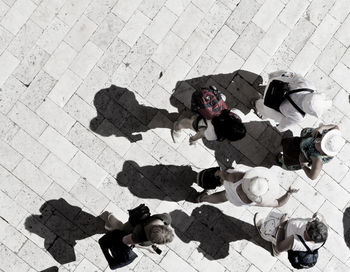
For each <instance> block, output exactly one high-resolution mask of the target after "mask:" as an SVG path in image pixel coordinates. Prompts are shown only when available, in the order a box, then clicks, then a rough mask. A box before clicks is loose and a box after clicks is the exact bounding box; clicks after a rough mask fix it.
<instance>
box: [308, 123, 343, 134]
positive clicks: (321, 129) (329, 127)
mask: <svg viewBox="0 0 350 272" xmlns="http://www.w3.org/2000/svg"><path fill="white" fill-rule="evenodd" d="M331 129H339V127H338V126H337V125H333V124H331V125H323V126H320V127H318V128H315V129H314V130H313V131H312V136H313V137H316V136H317V134H318V133H320V134H322V132H323V131H324V130H331Z"/></svg>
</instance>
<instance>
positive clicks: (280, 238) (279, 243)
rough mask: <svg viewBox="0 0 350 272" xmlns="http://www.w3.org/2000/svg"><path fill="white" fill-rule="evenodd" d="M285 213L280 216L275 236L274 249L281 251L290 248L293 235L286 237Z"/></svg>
mask: <svg viewBox="0 0 350 272" xmlns="http://www.w3.org/2000/svg"><path fill="white" fill-rule="evenodd" d="M287 222H288V220H287V214H285V215H284V216H282V218H281V222H280V225H279V226H278V231H277V237H276V250H277V251H278V252H283V251H287V250H290V249H292V247H293V243H294V237H293V236H289V237H286V233H285V227H286V225H287Z"/></svg>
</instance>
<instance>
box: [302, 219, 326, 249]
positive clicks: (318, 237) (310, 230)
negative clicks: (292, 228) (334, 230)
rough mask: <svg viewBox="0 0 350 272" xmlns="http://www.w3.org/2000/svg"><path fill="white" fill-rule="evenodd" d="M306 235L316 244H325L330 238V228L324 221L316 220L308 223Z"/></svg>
mask: <svg viewBox="0 0 350 272" xmlns="http://www.w3.org/2000/svg"><path fill="white" fill-rule="evenodd" d="M306 233H307V235H308V236H309V238H310V239H311V240H312V241H314V242H315V243H323V242H325V241H326V240H327V237H328V227H327V225H326V224H325V223H323V222H322V221H320V220H318V219H315V220H312V221H311V222H308V223H307V225H306Z"/></svg>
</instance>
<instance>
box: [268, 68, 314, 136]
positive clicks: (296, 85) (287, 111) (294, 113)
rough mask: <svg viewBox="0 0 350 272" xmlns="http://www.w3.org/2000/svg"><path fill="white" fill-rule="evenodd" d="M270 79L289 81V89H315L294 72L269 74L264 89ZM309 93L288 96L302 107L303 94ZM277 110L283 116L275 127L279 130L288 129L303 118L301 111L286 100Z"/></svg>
mask: <svg viewBox="0 0 350 272" xmlns="http://www.w3.org/2000/svg"><path fill="white" fill-rule="evenodd" d="M272 80H280V81H283V82H287V83H289V86H290V89H291V90H297V89H303V88H308V89H312V90H314V89H315V87H314V86H313V85H312V84H311V83H310V82H309V81H307V80H306V79H305V78H304V77H303V76H301V75H299V74H295V73H293V72H286V71H277V72H274V73H271V74H269V82H268V84H267V85H266V90H267V88H268V86H269V84H270V82H271V81H272ZM309 93H310V92H300V93H294V94H291V95H290V98H291V99H292V100H293V102H294V103H295V104H296V105H297V106H298V107H299V108H301V109H303V108H302V101H303V99H304V97H305V95H307V94H309ZM279 110H280V112H281V113H282V114H283V116H284V117H283V118H282V119H281V121H280V122H279V125H278V127H277V128H278V130H279V131H281V132H283V131H286V130H288V129H289V128H290V127H291V126H292V125H294V124H296V123H299V122H301V121H302V120H303V119H304V117H303V116H302V115H301V113H300V112H299V111H298V110H297V109H296V108H295V107H294V106H293V105H292V104H291V103H290V102H289V101H288V100H285V101H283V102H282V104H281V105H280V107H279Z"/></svg>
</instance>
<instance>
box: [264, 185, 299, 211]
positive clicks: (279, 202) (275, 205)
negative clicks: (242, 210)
mask: <svg viewBox="0 0 350 272" xmlns="http://www.w3.org/2000/svg"><path fill="white" fill-rule="evenodd" d="M298 191H299V189H292V187H289V189H288V191H287V192H286V193H285V194H284V195H283V196H281V197H280V198H277V199H275V200H273V201H272V202H271V203H268V202H265V203H261V205H260V206H261V207H273V208H279V207H282V206H283V205H284V204H286V203H287V202H288V200H289V198H290V196H291V195H292V194H294V193H297V192H298Z"/></svg>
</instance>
